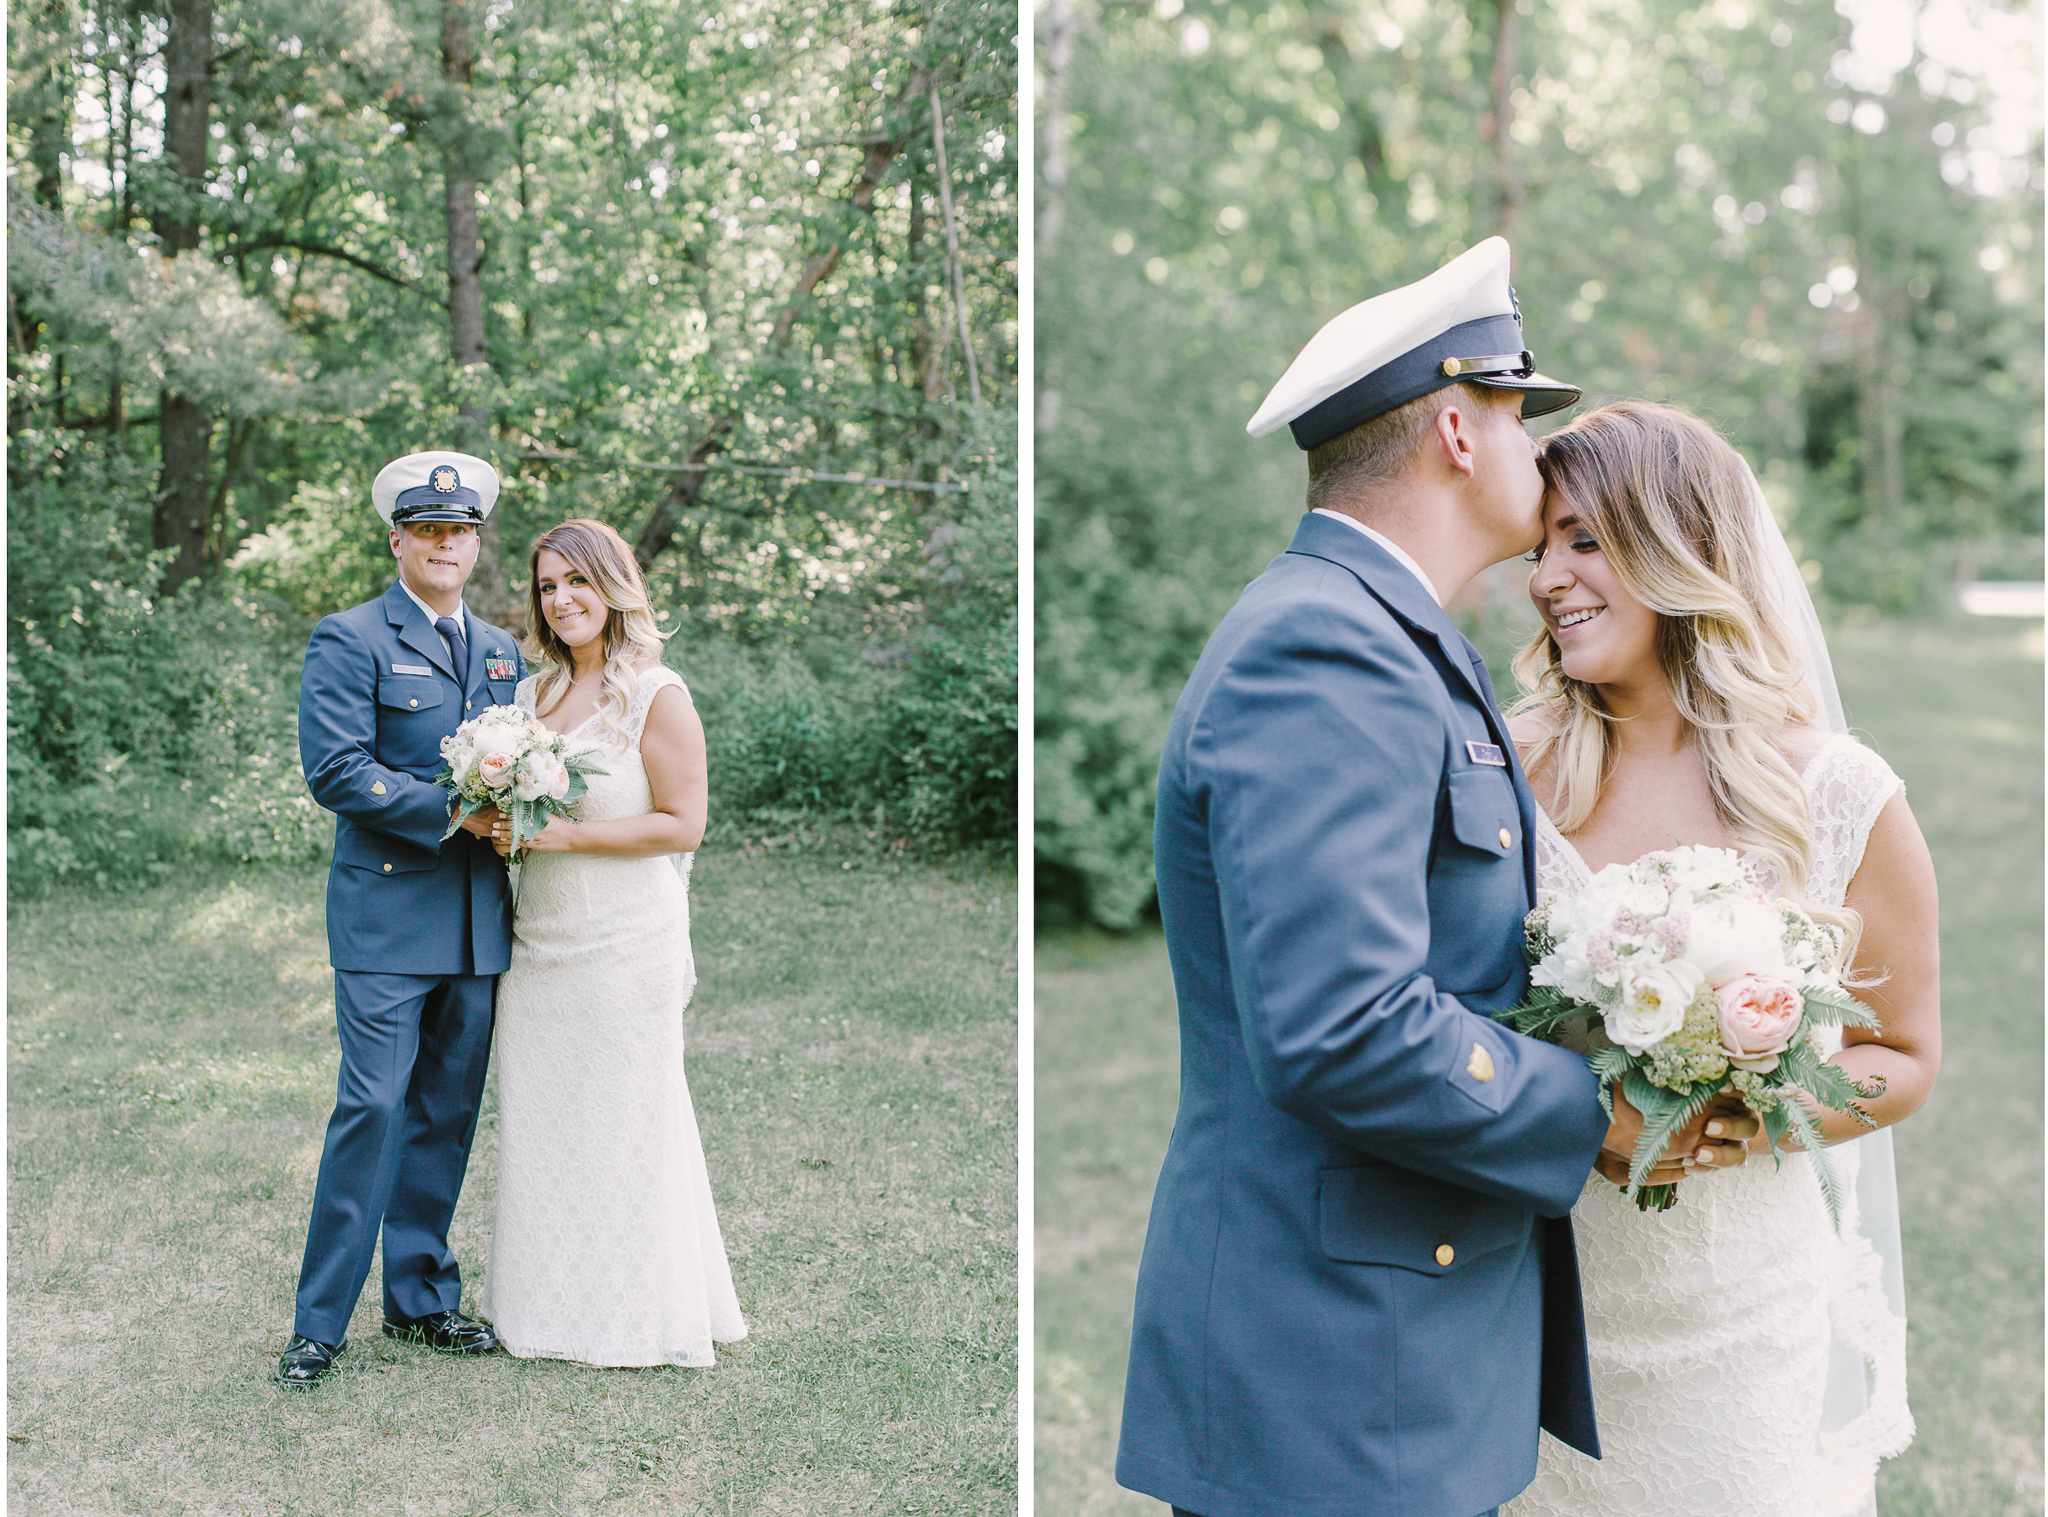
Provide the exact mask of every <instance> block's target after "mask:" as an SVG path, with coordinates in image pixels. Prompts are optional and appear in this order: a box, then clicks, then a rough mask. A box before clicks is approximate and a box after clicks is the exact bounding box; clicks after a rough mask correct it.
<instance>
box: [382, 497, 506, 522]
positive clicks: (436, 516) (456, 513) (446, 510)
mask: <svg viewBox="0 0 2048 1517" xmlns="http://www.w3.org/2000/svg"><path fill="white" fill-rule="evenodd" d="M422 521H459V522H467V523H469V525H470V526H472V527H480V526H482V525H483V522H484V513H483V511H482V510H481V509H480V508H479V507H477V506H464V505H454V504H450V503H449V502H447V501H445V500H444V501H437V502H435V503H434V504H433V505H431V506H396V507H394V508H393V509H392V512H391V525H392V526H394V527H408V526H411V525H412V524H413V523H414V522H422Z"/></svg>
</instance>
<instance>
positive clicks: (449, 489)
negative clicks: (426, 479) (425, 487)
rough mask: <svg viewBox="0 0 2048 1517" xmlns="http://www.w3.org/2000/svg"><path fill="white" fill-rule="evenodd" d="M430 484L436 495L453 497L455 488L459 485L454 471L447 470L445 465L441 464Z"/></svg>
mask: <svg viewBox="0 0 2048 1517" xmlns="http://www.w3.org/2000/svg"><path fill="white" fill-rule="evenodd" d="M432 483H433V486H434V491H435V493H436V494H438V495H453V494H454V493H455V486H456V485H457V484H458V483H459V481H458V480H457V478H456V474H455V471H454V470H453V469H451V468H449V467H448V466H447V465H446V464H443V465H442V466H441V467H440V468H438V469H436V470H435V471H434V478H433V481H432Z"/></svg>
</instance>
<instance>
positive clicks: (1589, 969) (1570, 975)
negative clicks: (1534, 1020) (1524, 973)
mask: <svg viewBox="0 0 2048 1517" xmlns="http://www.w3.org/2000/svg"><path fill="white" fill-rule="evenodd" d="M1529 981H1530V983H1531V984H1534V985H1550V986H1554V987H1556V988H1557V989H1559V990H1561V991H1563V992H1564V993H1565V994H1566V995H1568V996H1570V997H1571V998H1572V999H1573V1000H1575V1001H1588V1002H1591V1001H1596V1000H1598V999H1599V991H1600V985H1599V981H1598V980H1596V979H1595V978H1594V975H1593V965H1592V963H1591V961H1590V960H1588V959H1587V957H1586V939H1585V936H1584V935H1583V934H1581V935H1578V936H1575V937H1570V938H1564V939H1561V940H1559V942H1558V945H1557V948H1556V949H1555V951H1553V952H1551V953H1547V954H1545V955H1544V956H1543V960H1542V962H1541V963H1539V964H1538V965H1537V966H1536V967H1535V968H1534V969H1532V970H1530V971H1529Z"/></svg>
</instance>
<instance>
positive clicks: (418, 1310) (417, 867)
mask: <svg viewBox="0 0 2048 1517" xmlns="http://www.w3.org/2000/svg"><path fill="white" fill-rule="evenodd" d="M370 497H371V501H372V503H373V504H374V505H375V506H376V508H377V514H378V515H379V516H381V517H383V519H384V521H385V523H386V524H387V525H388V526H389V528H390V544H391V553H392V556H393V557H394V558H396V559H397V561H398V583H397V584H395V585H393V586H392V587H391V588H390V589H389V590H388V591H386V592H385V593H384V595H383V596H382V597H381V598H379V599H377V600H373V601H369V602H366V603H365V604H363V605H360V606H357V607H355V608H353V609H352V610H348V611H343V612H340V613H338V614H337V615H334V616H330V617H327V618H326V619H325V620H323V621H322V622H321V623H320V625H319V626H318V627H316V628H315V629H314V631H313V640H312V642H311V644H310V645H309V646H308V647H307V649H306V670H305V677H304V680H303V682H302V684H301V686H300V693H299V756H300V760H301V762H302V764H303V766H304V768H305V771H306V783H307V785H308V786H309V787H310V788H311V790H312V792H313V798H314V799H315V800H317V801H318V802H319V803H320V804H321V805H322V806H324V807H326V808H327V809H328V810H329V811H332V812H334V813H335V817H336V819H335V827H334V865H333V868H332V869H331V870H330V872H329V874H328V878H327V952H328V957H329V959H330V960H331V961H332V963H333V965H334V1012H335V1021H336V1025H337V1026H338V1028H339V1030H340V1033H341V1078H340V1081H339V1082H338V1085H337V1088H336V1092H335V1100H334V1115H333V1116H332V1117H331V1118H330V1119H329V1121H328V1124H327V1143H326V1147H325V1148H324V1150H323V1151H322V1153H321V1155H320V1178H319V1181H318V1183H317V1184H316V1186H315V1187H314V1191H313V1217H312V1223H311V1225H310V1226H309V1228H308V1229H307V1235H306V1257H305V1263H304V1265H303V1266H302V1267H301V1269H300V1272H299V1293H298V1307H297V1315H296V1318H295V1320H294V1322H293V1324H292V1327H293V1336H292V1340H291V1343H290V1344H289V1345H288V1346H287V1347H286V1348H285V1351H284V1353H283V1355H282V1356H281V1357H280V1358H279V1360H278V1365H277V1375H276V1378H277V1381H278V1383H279V1384H280V1385H285V1386H292V1387H307V1386H313V1385H317V1384H318V1383H319V1382H320V1381H321V1380H322V1379H323V1378H324V1377H325V1376H326V1375H327V1373H328V1371H329V1370H330V1369H331V1368H332V1367H333V1365H334V1361H335V1359H336V1358H337V1357H338V1356H339V1355H340V1354H341V1352H342V1350H343V1349H344V1348H345V1347H346V1346H347V1344H346V1341H345V1340H346V1336H347V1332H348V1322H349V1318H350V1316H351V1315H353V1314H354V1311H355V1305H356V1298H357V1296H359V1295H360V1294H361V1293H362V1289H363V1281H364V1279H365V1278H366V1277H367V1276H368V1274H369V1271H370V1254H371V1251H372V1249H373V1248H374V1247H375V1246H376V1243H377V1238H378V1232H379V1230H380V1228H381V1230H382V1233H383V1240H384V1332H385V1333H386V1335H388V1336H390V1337H393V1338H398V1339H402V1340H404V1341H407V1342H413V1343H424V1344H426V1345H428V1346H429V1347H431V1348H435V1349H438V1350H440V1351H441V1352H442V1353H449V1354H481V1353H486V1352H488V1351H490V1350H491V1349H494V1348H496V1347H497V1346H498V1340H497V1338H496V1337H495V1336H494V1335H493V1334H492V1332H491V1330H490V1328H489V1327H488V1326H486V1325H485V1324H484V1323H481V1322H478V1321H476V1320H474V1319H473V1318H470V1317H466V1316H464V1315H463V1314H462V1312H461V1311H460V1310H458V1308H459V1307H460V1306H461V1304H462V1277H461V1274H460V1272H459V1270H458V1269H457V1268H456V1264H455V1257H454V1255H453V1254H451V1253H450V1252H449V1251H448V1224H449V1221H450V1219H451V1218H452V1217H453V1216H454V1214H455V1201H456V1197H457V1196H458V1195H459V1194H460V1193H461V1190H462V1177H463V1172H464V1170H465V1169H466V1168H467V1167H468V1164H469V1145H470V1139H471V1137H472V1136H473V1135H474V1134H475V1132H476V1116H477V1105H478V1102H479V1100H480V1098H481V1097H482V1094H483V1085H484V1063H485V1060H486V1058H487V1057H488V1056H489V1053H490V1045H491V1012H492V996H493V992H494V990H495V988H496V983H497V981H496V977H497V976H498V975H499V974H500V973H502V972H503V971H504V969H505V965H506V962H507V960H508V958H509V956H510V953H511V945H512V901H511V895H510V892H509V890H508V888H507V885H506V879H505V866H504V864H503V863H502V862H501V861H500V860H499V858H498V855H497V852H496V851H495V850H494V849H493V848H492V847H491V844H490V831H491V822H492V821H493V820H494V819H495V816H496V813H495V812H493V811H490V810H488V809H486V810H485V811H482V812H480V813H478V814H477V815H475V816H472V817H469V818H468V819H466V820H465V821H464V822H463V824H462V825H463V829H464V830H463V831H462V832H458V833H456V834H455V835H454V836H453V837H451V838H449V839H448V840H447V841H446V842H443V841H442V839H441V834H442V833H443V832H444V831H446V830H447V826H448V813H449V804H448V802H449V796H448V792H447V791H446V790H443V789H442V788H441V787H440V786H438V785H436V784H434V783H432V776H433V775H434V774H435V772H436V771H437V770H439V769H440V767H441V740H442V739H443V738H445V737H447V736H449V735H450V734H451V733H453V732H454V731H455V729H456V728H457V727H458V726H460V725H461V724H462V722H463V721H464V720H466V719H467V718H469V717H471V716H474V715H475V714H476V713H477V711H478V710H480V709H481V708H483V707H486V706H503V705H509V704H511V701H512V694H513V690H514V688H515V686H516V685H517V684H518V681H519V677H520V674H521V671H522V666H521V662H520V658H519V650H518V647H517V644H516V642H515V640H514V639H513V637H512V635H511V634H510V633H508V632H505V631H503V630H501V629H500V628H497V627H493V626H491V625H489V624H488V623H486V622H482V621H479V620H477V618H476V617H474V616H472V615H470V614H469V613H468V611H467V609H466V608H465V607H464V606H463V603H462V587H463V585H464V584H465V583H466V582H467V581H468V579H469V576H470V571H471V570H473V569H474V568H475V567H476V559H477V552H478V548H479V541H478V532H479V530H480V529H481V528H482V526H483V523H484V519H485V518H486V517H487V516H489V515H490V512H491V507H492V506H493V505H494V504H495V503H496V502H497V499H498V476H497V474H496V473H495V472H494V471H493V470H492V468H491V466H490V465H489V464H487V463H485V462H484V461H483V460H482V459H480V458H472V457H470V456H469V455H468V454H466V453H444V452H435V453H414V454H411V455H409V456H407V457H405V458H401V459H398V460H396V461H395V462H393V463H390V464H387V465H386V466H385V467H384V469H383V471H382V472H381V473H379V474H378V476H377V478H376V482H375V483H374V484H373V485H372V486H371V488H370Z"/></svg>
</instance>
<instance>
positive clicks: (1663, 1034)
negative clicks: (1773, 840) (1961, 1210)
mask: <svg viewBox="0 0 2048 1517" xmlns="http://www.w3.org/2000/svg"><path fill="white" fill-rule="evenodd" d="M1525 932H1526V941H1525V949H1526V952H1527V954H1528V957H1529V961H1530V963H1531V964H1532V965H1533V966H1534V967H1533V968H1532V969H1531V971H1530V973H1529V985H1530V989H1529V994H1528V996H1527V997H1526V998H1525V999H1524V1000H1523V1001H1522V1003H1521V1004H1520V1005H1518V1006H1517V1007H1515V1009H1514V1010H1513V1011H1511V1012H1509V1013H1508V1014H1507V1015H1506V1017H1505V1018H1504V1020H1505V1021H1506V1022H1507V1023H1508V1025H1510V1026H1511V1027H1513V1028H1515V1030H1516V1031H1518V1032H1523V1033H1527V1034H1529V1035H1530V1036H1531V1037H1537V1038H1542V1039H1545V1040H1546V1041H1549V1042H1553V1043H1555V1042H1561V1041H1562V1040H1563V1036H1564V1034H1565V1033H1566V1032H1568V1031H1574V1030H1579V1029H1583V1033H1584V1038H1585V1041H1586V1042H1587V1043H1589V1044H1590V1045H1591V1050H1592V1051H1591V1054H1590V1057H1589V1060H1588V1062H1589V1063H1590V1064H1591V1066H1592V1070H1593V1073H1594V1075H1595V1076H1597V1077H1598V1078H1599V1080H1600V1099H1601V1102H1602V1104H1603V1105H1606V1106H1607V1108H1608V1110H1609V1112H1610V1114H1611V1113H1612V1111H1613V1101H1612V1097H1611V1096H1610V1095H1609V1094H1608V1088H1609V1086H1610V1085H1611V1084H1612V1083H1613V1082H1614V1081H1617V1080H1618V1081H1620V1082H1621V1088H1622V1090H1623V1092H1624V1093H1626V1095H1627V1096H1628V1098H1629V1100H1630V1101H1631V1102H1633V1103H1634V1104H1635V1106H1636V1107H1637V1109H1639V1110H1640V1111H1641V1112H1642V1114H1643V1134H1642V1138H1641V1140H1640V1141H1639V1142H1638V1143H1637V1144H1636V1150H1635V1153H1634V1155H1633V1156H1632V1158H1631V1160H1630V1164H1629V1183H1630V1185H1632V1186H1633V1187H1635V1190H1636V1205H1637V1206H1639V1207H1640V1208H1642V1209H1643V1210H1644V1211H1648V1210H1650V1209H1652V1208H1655V1209H1656V1210H1658V1211H1662V1210H1663V1209H1664V1208H1665V1207H1668V1206H1670V1205H1671V1204H1672V1203H1673V1202H1674V1201H1676V1200H1677V1187H1676V1186H1673V1185H1644V1184H1643V1183H1642V1181H1643V1176H1644V1175H1646V1174H1647V1173H1648V1172H1649V1170H1650V1167H1651V1165H1653V1164H1655V1163H1656V1162H1657V1159H1658V1157H1659V1156H1660V1155H1661V1154H1662V1153H1663V1152H1664V1149H1665V1147H1666V1145H1668V1144H1669V1143H1670V1141H1671V1138H1672V1136H1673V1134H1675V1133H1676V1132H1677V1131H1678V1130H1679V1129H1680V1128H1681V1127H1683V1126H1684V1125H1685V1124H1686V1123H1687V1122H1689V1121H1690V1120H1692V1118H1693V1117H1695V1116H1697V1115H1698V1114H1699V1113H1700V1111H1701V1110H1703V1109H1704V1108H1705V1107H1706V1106H1707V1104H1708V1103H1709V1102H1710V1101H1712V1100H1713V1099H1714V1098H1715V1097H1716V1096H1718V1095H1720V1094H1721V1093H1722V1092H1723V1091H1728V1090H1732V1091H1734V1092H1735V1094H1736V1095H1737V1096H1739V1097H1741V1099H1742V1100H1743V1101H1744V1102H1745V1103H1746V1104H1747V1105H1748V1106H1749V1108H1750V1109H1751V1110H1752V1111H1754V1112H1756V1113H1757V1116H1758V1118H1759V1120H1760V1121H1761V1124H1762V1126H1763V1130H1764V1132H1765V1133H1766V1134H1767V1135H1768V1136H1769V1137H1770V1140H1771V1146H1772V1152H1773V1156H1774V1157H1775V1156H1776V1154H1777V1145H1778V1144H1779V1142H1780V1141H1781V1140H1782V1139H1783V1138H1784V1137H1785V1135H1786V1134H1787V1133H1788V1132H1789V1133H1791V1134H1792V1136H1793V1141H1794V1142H1795V1143H1796V1144H1798V1145H1799V1146H1800V1147H1802V1148H1804V1149H1806V1150H1807V1152H1808V1153H1810V1154H1811V1155H1812V1156H1813V1162H1814V1169H1815V1171H1816V1172H1817V1174H1818V1176H1819V1179H1820V1185H1821V1192H1822V1194H1823V1195H1824V1196H1825V1197H1826V1199H1827V1204H1828V1213H1829V1215H1830V1216H1831V1217H1832V1218H1833V1219H1834V1221H1835V1225H1836V1227H1837V1228H1839V1227H1840V1226H1841V1212H1842V1182H1841V1177H1840V1175H1839V1174H1838V1173H1837V1171H1836V1170H1835V1167H1834V1165H1833V1163H1832V1162H1831V1161H1830V1160H1829V1158H1828V1155H1827V1152H1826V1151H1825V1150H1824V1149H1823V1148H1822V1147H1821V1141H1820V1124H1819V1121H1818V1119H1817V1118H1816V1117H1815V1116H1814V1114H1813V1112H1812V1111H1811V1110H1810V1109H1809V1108H1808V1106H1807V1105H1806V1103H1805V1102H1803V1101H1802V1100H1801V1099H1800V1097H1801V1095H1804V1096H1807V1097H1811V1098H1812V1100H1814V1101H1816V1102H1819V1103H1820V1104H1821V1105H1823V1106H1826V1107H1829V1108H1830V1109H1832V1110H1835V1111H1852V1112H1856V1113H1857V1115H1859V1116H1861V1115H1862V1112H1861V1109H1860V1108H1859V1107H1857V1106H1856V1105H1855V1098H1856V1097H1858V1096H1862V1097H1865V1098H1868V1097H1869V1096H1870V1095H1872V1094H1874V1092H1872V1091H1869V1090H1865V1089H1864V1088H1862V1087H1861V1086H1859V1085H1858V1084H1857V1083H1856V1082H1855V1081H1854V1080H1852V1079H1851V1078H1850V1077H1849V1076H1848V1075H1846V1074H1844V1073H1843V1072H1842V1071H1841V1069H1840V1068H1838V1067H1837V1066H1835V1065H1833V1064H1829V1063H1828V1062H1826V1061H1825V1060H1824V1059H1823V1058H1822V1057H1821V1054H1820V1050H1819V1048H1818V1046H1817V1044H1816V1041H1815V1037H1814V1030H1815V1029H1816V1028H1818V1027H1823V1026H1843V1025H1854V1026H1858V1027H1875V1026H1876V1025H1877V1020H1876V1018H1874V1017H1873V1016H1872V1015H1871V1014H1870V1013H1869V1011H1868V1010H1866V1009H1865V1008H1864V1007H1863V1006H1862V1005H1861V1004H1860V1003H1859V1002H1857V1001H1856V1000H1855V999H1854V998H1853V997H1851V996H1850V995H1849V994H1848V993H1847V992H1846V991H1844V990H1843V989H1842V988H1841V986H1840V984H1839V983H1837V981H1836V977H1835V966H1836V961H1837V960H1838V959H1839V957H1840V955H1841V937H1840V935H1839V934H1838V933H1837V932H1836V931H1835V930H1834V929H1832V928H1829V927H1823V926H1821V925H1820V924H1818V923H1816V922H1815V921H1814V920H1813V919H1812V918H1811V917H1809V916H1808V915H1807V914H1806V913H1805V912H1804V911H1802V910H1800V909H1799V908H1798V907H1797V906H1795V905H1792V904H1790V903H1788V902H1784V901H1772V900H1770V899H1768V898H1767V897H1766V896H1765V895H1764V893H1763V890H1762V888H1761V887H1760V886H1759V885H1758V883H1757V880H1756V876H1755V875H1754V874H1752V873H1751V872H1750V867H1749V865H1748V864H1747V863H1746V862H1744V860H1743V859H1742V857H1741V856H1740V855H1738V854H1736V853H1734V852H1733V851H1731V850H1729V849H1726V848H1703V847H1698V846H1689V847H1683V848H1674V849H1671V850H1670V851H1668V852H1665V853H1652V854H1646V855H1645V856H1644V857H1642V858H1640V859H1638V860H1637V861H1636V862H1635V863H1633V864H1610V865H1608V866H1607V867H1606V868H1605V869H1603V870H1601V871H1600V872H1599V873H1598V874H1597V875H1595V876H1594V877H1593V880H1592V883H1591V884H1589V885H1588V886H1587V887H1586V888H1585V889H1584V890H1582V891H1580V892H1579V893H1578V894H1576V895H1574V896H1571V897H1569V898H1567V899H1558V898H1556V897H1550V898H1546V899H1545V900H1544V901H1543V902H1542V904H1540V905H1539V906H1538V907H1537V908H1536V910H1534V911H1532V912H1530V913H1529V917H1528V920H1527V923H1526V925H1525ZM1866 1120H1867V1118H1866Z"/></svg>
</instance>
